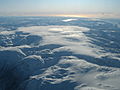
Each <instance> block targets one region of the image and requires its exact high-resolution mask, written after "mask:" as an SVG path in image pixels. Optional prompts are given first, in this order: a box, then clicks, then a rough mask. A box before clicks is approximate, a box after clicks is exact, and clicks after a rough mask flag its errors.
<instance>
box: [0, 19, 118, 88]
mask: <svg viewBox="0 0 120 90" xmlns="http://www.w3.org/2000/svg"><path fill="white" fill-rule="evenodd" d="M116 23H117V24H116ZM116 23H113V22H112V20H101V19H88V18H68V17H0V90H120V85H119V83H120V69H119V68H120V40H119V39H120V28H119V26H118V24H119V23H120V20H117V22H116Z"/></svg>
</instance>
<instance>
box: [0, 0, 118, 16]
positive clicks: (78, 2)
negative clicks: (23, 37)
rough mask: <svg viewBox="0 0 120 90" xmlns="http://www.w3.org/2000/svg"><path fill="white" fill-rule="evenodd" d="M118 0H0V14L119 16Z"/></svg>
mask: <svg viewBox="0 0 120 90" xmlns="http://www.w3.org/2000/svg"><path fill="white" fill-rule="evenodd" d="M119 8H120V0H0V16H83V17H119V16H120V10H119Z"/></svg>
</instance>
